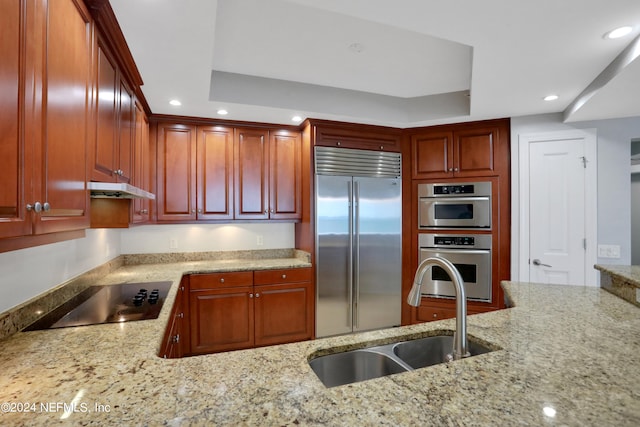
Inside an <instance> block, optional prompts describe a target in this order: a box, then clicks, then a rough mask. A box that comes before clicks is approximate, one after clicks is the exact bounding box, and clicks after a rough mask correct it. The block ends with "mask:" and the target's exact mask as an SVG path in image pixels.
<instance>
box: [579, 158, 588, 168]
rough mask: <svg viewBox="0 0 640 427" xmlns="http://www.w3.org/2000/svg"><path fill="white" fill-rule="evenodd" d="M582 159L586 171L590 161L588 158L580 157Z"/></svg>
mask: <svg viewBox="0 0 640 427" xmlns="http://www.w3.org/2000/svg"><path fill="white" fill-rule="evenodd" d="M580 159H581V160H582V166H583V167H584V168H585V169H586V168H587V163H589V160H587V157H586V156H580Z"/></svg>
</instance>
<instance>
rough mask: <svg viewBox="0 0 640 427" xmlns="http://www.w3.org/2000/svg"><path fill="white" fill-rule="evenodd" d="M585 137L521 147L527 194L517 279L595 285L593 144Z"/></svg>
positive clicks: (539, 140)
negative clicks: (524, 244)
mask: <svg viewBox="0 0 640 427" xmlns="http://www.w3.org/2000/svg"><path fill="white" fill-rule="evenodd" d="M589 136H590V135H589V134H587V133H583V132H582V131H580V132H578V135H576V134H575V132H570V133H568V134H565V135H562V133H561V134H557V133H555V134H549V135H547V136H546V137H545V136H540V135H538V136H537V137H535V138H529V139H528V141H527V144H526V147H521V149H522V148H524V149H526V150H527V151H528V153H527V154H528V155H527V157H528V168H527V169H528V174H527V175H528V176H527V178H528V179H526V180H525V181H528V188H524V189H523V190H524V191H523V193H522V197H523V198H527V199H528V200H527V203H526V210H527V212H526V215H525V219H528V221H525V222H524V223H523V224H522V226H523V227H527V228H526V229H525V231H528V233H527V234H528V239H526V240H528V247H527V248H525V251H524V253H523V255H526V254H527V253H528V255H527V256H526V258H527V259H526V267H525V268H524V270H525V271H523V273H525V274H524V276H525V277H526V276H527V274H526V273H527V272H528V279H527V280H528V281H530V282H537V283H553V284H565V285H566V284H572V285H585V284H589V285H595V279H594V276H595V275H594V274H592V272H591V270H593V264H595V259H593V254H594V253H595V252H594V251H593V250H591V249H592V248H593V247H595V245H596V239H595V233H596V231H595V230H596V229H595V210H596V209H597V208H596V207H595V205H594V204H593V203H592V199H593V195H594V194H595V191H596V188H595V187H596V185H595V182H596V181H595V169H596V168H595V166H596V165H595V160H596V159H595V152H594V151H595V150H593V148H595V138H594V139H593V141H588V139H589ZM591 136H592V135H591ZM590 142H593V143H594V147H591V146H590V144H589V143H590ZM527 194H528V197H527ZM523 261H524V260H523ZM521 276H522V275H521Z"/></svg>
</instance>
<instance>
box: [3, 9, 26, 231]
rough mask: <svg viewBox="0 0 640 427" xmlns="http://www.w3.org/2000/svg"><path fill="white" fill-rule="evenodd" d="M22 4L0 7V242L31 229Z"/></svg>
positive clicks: (24, 11) (24, 33) (24, 31)
mask: <svg viewBox="0 0 640 427" xmlns="http://www.w3.org/2000/svg"><path fill="white" fill-rule="evenodd" d="M26 3H27V2H26V1H3V2H1V3H0V58H2V60H1V61H0V86H2V96H1V97H0V153H1V154H0V170H2V185H1V186H0V238H2V237H14V236H23V235H27V234H31V227H32V224H31V218H32V214H31V213H29V212H27V210H26V208H25V207H26V205H27V203H33V200H28V198H30V197H31V190H30V184H29V180H30V177H31V175H32V173H33V172H32V168H31V165H32V159H30V158H29V159H25V156H28V155H29V154H30V153H27V152H26V151H27V150H26V145H25V141H26V140H27V139H26V138H25V137H24V136H23V134H22V131H21V129H23V128H25V127H26V126H25V120H27V117H25V112H26V111H31V110H33V97H25V86H26V87H27V88H32V85H31V84H29V83H28V82H27V83H26V84H21V82H24V81H25V80H26V79H27V72H26V70H25V67H24V64H25V55H26V53H27V52H26V49H25V46H27V43H26V37H27V32H26V19H25V18H26V17H25V16H24V15H26V8H25V7H24V6H25V4H26ZM31 95H33V94H31ZM23 100H24V103H23ZM25 103H26V104H27V105H26V106H25V105H24V104H25ZM28 124H29V125H30V126H29V128H28V129H26V130H25V132H29V129H31V130H33V128H34V127H35V126H34V124H33V123H31V122H28ZM25 198H27V199H25Z"/></svg>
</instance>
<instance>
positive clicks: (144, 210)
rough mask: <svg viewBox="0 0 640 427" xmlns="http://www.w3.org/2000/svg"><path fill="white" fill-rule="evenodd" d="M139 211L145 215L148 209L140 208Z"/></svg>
mask: <svg viewBox="0 0 640 427" xmlns="http://www.w3.org/2000/svg"><path fill="white" fill-rule="evenodd" d="M140 213H141V214H142V215H147V214H148V213H149V209H142V210H141V211H140Z"/></svg>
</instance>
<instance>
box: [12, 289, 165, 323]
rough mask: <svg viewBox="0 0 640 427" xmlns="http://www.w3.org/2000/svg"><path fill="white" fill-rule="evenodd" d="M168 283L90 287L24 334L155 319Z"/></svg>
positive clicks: (38, 321)
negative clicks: (41, 330) (44, 330)
mask: <svg viewBox="0 0 640 427" xmlns="http://www.w3.org/2000/svg"><path fill="white" fill-rule="evenodd" d="M169 288H171V282H143V283H122V284H118V285H105V286H91V287H89V288H87V289H85V290H84V291H83V292H81V293H79V294H78V295H76V296H75V297H73V298H72V299H70V300H69V301H67V302H66V303H64V304H63V305H61V306H60V307H58V308H57V309H55V310H53V311H52V312H50V313H49V314H47V315H45V316H44V317H42V318H40V319H39V320H37V321H36V322H34V323H32V324H31V325H30V326H28V327H26V328H25V329H24V330H25V331H37V330H40V329H54V328H66V327H70V326H85V325H97V324H101V323H120V322H131V321H134V320H147V319H156V318H157V317H158V315H160V310H161V309H162V305H163V304H164V301H165V299H166V298H167V294H168V293H169Z"/></svg>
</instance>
